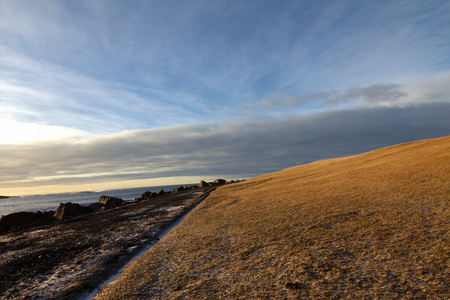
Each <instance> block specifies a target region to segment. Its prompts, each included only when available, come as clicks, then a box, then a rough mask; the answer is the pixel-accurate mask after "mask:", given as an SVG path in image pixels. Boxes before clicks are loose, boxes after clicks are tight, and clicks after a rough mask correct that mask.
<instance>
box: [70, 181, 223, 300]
mask: <svg viewBox="0 0 450 300" xmlns="http://www.w3.org/2000/svg"><path fill="white" fill-rule="evenodd" d="M214 190H215V188H214V189H212V190H210V191H208V192H205V193H204V194H203V195H201V197H200V199H199V202H197V203H196V204H195V205H194V206H192V207H191V208H189V209H188V210H186V211H185V213H184V214H183V215H180V217H179V219H178V220H176V221H175V222H174V223H173V224H172V225H170V226H169V227H167V228H166V230H164V231H162V232H161V233H160V234H159V235H158V236H157V237H156V239H155V240H153V241H152V242H151V243H149V244H148V245H146V246H144V248H142V249H141V250H140V251H139V252H138V253H136V255H135V256H133V257H131V258H130V260H129V261H128V262H127V263H125V264H124V265H123V266H122V267H121V268H120V269H119V270H118V271H117V272H116V273H115V274H113V275H111V276H110V277H109V278H107V279H106V280H105V281H104V282H102V283H101V284H100V285H99V286H98V287H97V288H95V290H93V291H91V292H89V293H88V294H86V295H84V296H81V297H80V299H79V300H90V299H92V298H93V297H94V296H95V294H97V292H98V291H99V290H100V289H101V288H102V287H103V286H105V285H107V284H108V283H110V282H112V281H114V279H116V278H117V277H118V276H119V275H120V274H121V273H122V272H123V270H124V269H125V267H126V266H127V265H128V264H129V263H131V262H132V261H134V260H135V259H136V258H138V257H140V256H141V255H143V254H144V253H145V252H147V251H148V250H150V249H151V248H152V247H153V246H155V245H156V244H157V243H158V242H159V241H160V240H161V239H162V238H164V237H165V236H166V235H168V234H169V233H170V232H171V231H172V230H173V229H175V228H176V227H177V226H178V225H180V224H181V222H183V220H184V219H185V218H186V217H187V216H188V215H189V214H190V213H191V212H192V211H194V209H195V208H196V207H197V206H198V205H200V204H201V203H202V202H203V201H204V200H205V199H206V198H208V196H209V195H210V194H211V192H212V191H214Z"/></svg>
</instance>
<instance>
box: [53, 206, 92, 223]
mask: <svg viewBox="0 0 450 300" xmlns="http://www.w3.org/2000/svg"><path fill="white" fill-rule="evenodd" d="M92 211H93V209H92V208H91V207H88V206H81V205H80V204H78V203H72V202H67V203H61V204H60V205H59V207H58V209H57V210H56V211H55V213H54V214H53V218H55V219H57V220H63V219H68V218H74V217H78V216H81V215H84V214H88V213H90V212H92Z"/></svg>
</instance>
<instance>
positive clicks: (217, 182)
mask: <svg viewBox="0 0 450 300" xmlns="http://www.w3.org/2000/svg"><path fill="white" fill-rule="evenodd" d="M214 183H215V184H225V183H227V181H226V180H225V179H216V180H214Z"/></svg>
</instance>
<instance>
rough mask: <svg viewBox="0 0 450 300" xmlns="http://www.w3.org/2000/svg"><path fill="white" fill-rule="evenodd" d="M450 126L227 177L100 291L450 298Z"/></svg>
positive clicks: (161, 295) (104, 294) (171, 295)
mask: <svg viewBox="0 0 450 300" xmlns="http://www.w3.org/2000/svg"><path fill="white" fill-rule="evenodd" d="M449 198H450V137H449V136H446V137H441V138H434V139H427V140H420V141H415V142H410V143H405V144H400V145H395V146H391V147H387V148H381V149H377V150H374V151H370V152H367V153H363V154H359V155H354V156H349V157H342V158H336V159H328V160H321V161H317V162H314V163H310V164H306V165H301V166H296V167H292V168H289V169H285V170H282V171H279V172H274V173H269V174H265V175H262V176H258V177H255V178H252V179H249V180H248V181H245V182H241V183H236V184H232V185H226V186H223V187H219V188H217V189H216V190H215V191H214V192H212V193H211V195H210V196H209V197H208V198H206V199H205V200H204V201H203V202H202V203H201V204H200V205H199V206H198V207H197V208H196V209H195V210H194V211H193V212H192V213H191V214H190V215H188V216H187V217H186V219H184V221H183V222H182V223H181V224H180V225H179V226H178V227H176V228H175V229H174V230H172V231H171V232H170V233H169V234H168V235H167V236H166V237H165V238H163V239H161V240H160V241H159V242H158V243H157V244H156V245H155V246H154V247H152V248H151V249H149V250H148V251H147V252H146V253H145V254H143V255H142V256H141V257H139V258H138V259H135V260H134V261H133V262H131V263H130V264H129V265H128V266H127V267H126V268H125V270H124V271H123V273H122V274H121V275H120V276H119V277H117V278H116V279H115V280H114V281H112V282H111V283H109V284H108V285H106V286H104V287H103V288H102V289H100V291H99V292H98V293H97V295H96V296H95V297H94V299H124V298H126V297H128V296H129V295H133V297H136V298H138V299H146V298H152V299H184V298H195V299H303V298H305V299H328V298H332V299H337V298H352V299H375V298H383V299H385V298H389V299H392V298H416V299H426V298H433V299H448V298H450V290H449V288H448V283H449V282H448V274H449V272H450V266H449V264H448V262H449V260H450V244H449V243H448V241H449V239H450V222H449V220H450V209H449V207H450V199H449Z"/></svg>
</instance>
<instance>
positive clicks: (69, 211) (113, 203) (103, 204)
mask: <svg viewBox="0 0 450 300" xmlns="http://www.w3.org/2000/svg"><path fill="white" fill-rule="evenodd" d="M98 200H99V202H96V203H91V204H89V205H88V206H83V205H80V204H78V203H72V202H67V203H61V204H60V205H59V207H58V208H57V209H56V210H55V211H53V210H50V211H45V212H42V211H38V212H26V211H21V212H17V213H12V214H9V215H6V216H3V217H2V218H1V219H0V232H6V231H10V230H16V229H22V228H30V227H35V226H41V225H46V224H50V223H52V222H55V221H60V220H64V219H70V218H74V217H78V216H82V215H85V214H89V213H92V212H95V211H98V210H105V209H111V208H116V207H119V206H122V205H126V204H128V202H126V201H125V200H123V199H120V198H116V197H110V196H101V197H100V198H99V199H98Z"/></svg>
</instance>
